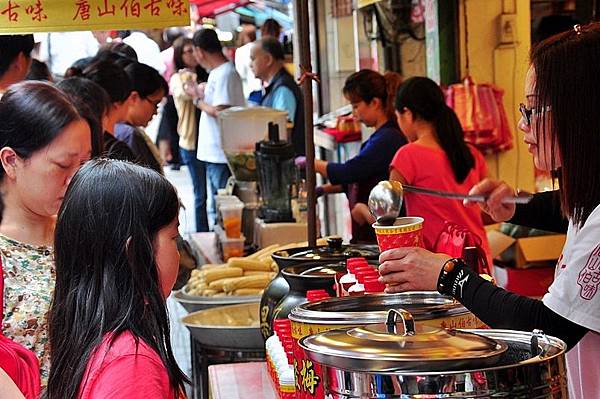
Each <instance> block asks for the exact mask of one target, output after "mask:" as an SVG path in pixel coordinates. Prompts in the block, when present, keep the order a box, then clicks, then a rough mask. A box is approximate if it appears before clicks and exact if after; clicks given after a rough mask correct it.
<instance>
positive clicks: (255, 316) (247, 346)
mask: <svg viewBox="0 0 600 399" xmlns="http://www.w3.org/2000/svg"><path fill="white" fill-rule="evenodd" d="M258 309H259V304H258V302H253V303H244V304H239V305H231V306H219V307H215V308H212V309H205V310H200V311H198V312H194V313H190V314H189V315H187V316H186V317H184V318H182V319H181V322H182V323H183V324H184V325H185V326H186V327H187V328H188V329H189V330H190V333H191V334H192V338H193V339H194V340H195V341H196V342H197V343H198V344H200V345H201V346H203V347H209V348H219V349H227V350H232V349H239V350H264V346H265V343H264V340H263V338H262V335H261V334H260V328H259V325H260V319H259V310H258Z"/></svg>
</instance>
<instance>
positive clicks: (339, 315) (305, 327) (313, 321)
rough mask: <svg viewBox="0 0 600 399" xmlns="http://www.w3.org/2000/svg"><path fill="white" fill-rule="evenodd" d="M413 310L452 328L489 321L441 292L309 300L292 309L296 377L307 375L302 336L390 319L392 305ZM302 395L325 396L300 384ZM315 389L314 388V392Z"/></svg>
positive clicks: (419, 317) (423, 320) (427, 321)
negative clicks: (300, 344) (301, 346)
mask: <svg viewBox="0 0 600 399" xmlns="http://www.w3.org/2000/svg"><path fill="white" fill-rule="evenodd" d="M399 308H404V309H407V310H408V311H410V312H411V313H412V315H413V317H414V319H415V321H416V322H417V323H418V324H419V325H426V326H430V327H448V328H483V327H484V326H485V325H484V324H483V323H482V322H481V321H480V320H479V319H478V318H477V317H475V316H474V315H473V314H472V313H471V312H469V311H468V310H467V309H466V308H465V307H464V306H462V305H461V304H460V303H458V302H456V301H455V300H454V299H453V298H451V297H447V296H443V295H440V294H439V293H437V292H405V293H401V294H378V295H364V296H358V297H345V298H332V299H327V300H324V301H318V302H311V303H305V304H302V305H300V306H297V307H296V308H295V309H293V310H292V312H291V313H290V315H289V316H288V318H289V319H290V320H291V322H292V338H293V339H294V363H295V367H294V373H295V377H296V380H302V379H303V373H306V369H304V368H303V365H305V364H307V363H306V362H307V360H308V357H307V356H306V354H305V353H304V351H303V350H302V349H301V348H300V347H299V346H298V344H297V343H298V340H299V339H301V338H303V337H306V336H308V335H311V334H316V333H320V332H325V331H329V330H332V329H336V328H342V327H356V326H361V325H373V324H377V323H383V322H385V321H386V319H387V316H388V311H389V310H390V309H399ZM313 371H314V377H315V379H319V380H322V379H323V376H322V374H320V373H321V369H320V367H315V368H314V370H313ZM297 387H298V388H297V389H298V390H299V391H301V392H302V394H303V396H302V398H314V399H323V398H324V393H323V390H322V389H317V390H311V389H310V388H309V387H303V386H299V385H297ZM311 391H312V392H311Z"/></svg>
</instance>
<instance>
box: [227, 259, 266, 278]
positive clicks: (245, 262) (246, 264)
mask: <svg viewBox="0 0 600 399" xmlns="http://www.w3.org/2000/svg"><path fill="white" fill-rule="evenodd" d="M227 264H228V265H229V267H239V268H241V269H244V271H247V270H254V271H263V272H269V271H271V266H270V264H268V263H263V262H260V261H258V260H255V259H247V258H229V261H228V262H227ZM232 277H233V276H232Z"/></svg>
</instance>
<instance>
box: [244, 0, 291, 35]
mask: <svg viewBox="0 0 600 399" xmlns="http://www.w3.org/2000/svg"><path fill="white" fill-rule="evenodd" d="M235 12H236V13H238V14H240V15H243V16H246V17H250V18H254V20H255V21H256V25H258V26H260V25H262V24H263V23H264V22H265V20H267V19H268V18H273V19H274V20H276V21H277V22H279V24H280V25H281V27H282V28H283V30H284V31H285V30H289V29H292V27H293V24H294V21H293V20H292V18H291V17H290V16H288V15H286V14H284V13H282V12H281V11H278V10H276V9H274V8H266V9H265V8H260V7H257V6H255V5H253V4H249V5H247V6H246V7H238V8H236V9H235Z"/></svg>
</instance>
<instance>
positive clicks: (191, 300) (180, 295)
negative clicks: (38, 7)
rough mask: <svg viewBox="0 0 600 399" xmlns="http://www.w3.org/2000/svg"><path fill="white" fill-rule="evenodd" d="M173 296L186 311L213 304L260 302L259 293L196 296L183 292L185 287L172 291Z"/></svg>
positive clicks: (208, 306)
mask: <svg viewBox="0 0 600 399" xmlns="http://www.w3.org/2000/svg"><path fill="white" fill-rule="evenodd" d="M173 298H174V299H175V300H176V301H177V302H179V303H180V304H181V306H183V307H184V308H185V310H187V311H188V312H190V313H191V312H196V311H198V310H204V309H210V308H214V307H215V306H225V305H237V304H240V303H252V302H260V298H261V297H260V296H259V295H251V296H233V295H232V296H221V297H213V296H197V295H189V294H187V293H186V292H185V287H183V288H182V289H180V290H178V291H174V292H173Z"/></svg>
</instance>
